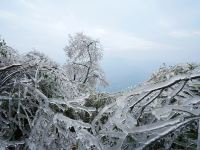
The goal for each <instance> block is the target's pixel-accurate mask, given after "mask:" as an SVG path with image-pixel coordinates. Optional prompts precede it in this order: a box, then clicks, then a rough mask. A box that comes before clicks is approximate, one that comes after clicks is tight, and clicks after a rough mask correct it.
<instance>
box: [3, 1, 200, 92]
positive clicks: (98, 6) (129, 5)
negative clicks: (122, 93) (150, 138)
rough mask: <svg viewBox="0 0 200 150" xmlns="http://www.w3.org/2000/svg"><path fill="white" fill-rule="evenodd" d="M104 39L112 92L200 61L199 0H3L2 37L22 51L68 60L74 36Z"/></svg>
mask: <svg viewBox="0 0 200 150" xmlns="http://www.w3.org/2000/svg"><path fill="white" fill-rule="evenodd" d="M76 32H84V33H85V34H88V35H90V36H92V37H94V38H98V39H100V41H101V43H102V45H103V47H104V59H103V61H102V66H103V68H104V70H105V72H106V75H107V78H108V80H109V82H110V84H111V90H119V89H121V88H124V87H127V86H130V85H133V84H136V83H138V82H142V81H143V80H144V79H146V78H147V77H148V76H149V75H150V73H151V72H152V71H155V70H156V69H157V68H158V67H159V66H160V65H162V63H166V64H169V65H171V64H176V63H186V62H197V63H199V62H200V59H199V58H200V49H199V48H200V1H199V0H166V1H162V0H0V35H1V36H2V37H3V38H4V39H5V40H6V41H7V43H8V45H11V46H12V47H14V48H15V49H17V50H18V51H19V52H20V53H26V52H28V51H30V50H32V49H37V50H39V51H42V52H44V53H46V54H47V55H48V56H49V57H51V58H52V59H54V60H55V61H57V62H58V63H61V64H62V63H64V62H65V55H64V52H63V48H64V47H65V45H66V43H67V38H68V34H73V33H76Z"/></svg>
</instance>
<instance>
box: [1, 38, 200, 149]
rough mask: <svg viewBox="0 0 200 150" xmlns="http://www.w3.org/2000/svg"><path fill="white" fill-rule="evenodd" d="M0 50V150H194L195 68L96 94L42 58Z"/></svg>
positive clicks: (199, 96)
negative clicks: (132, 87)
mask: <svg viewBox="0 0 200 150" xmlns="http://www.w3.org/2000/svg"><path fill="white" fill-rule="evenodd" d="M0 43H1V44H0V149H8V150H9V149H16V150H29V149H30V150H45V149H58V150H61V149H66V150H68V149H80V150H84V149H85V150H86V149H92V150H94V149H98V150H101V149H113V150H116V149H126V150H129V149H130V150H131V149H197V147H198V148H199V146H200V136H199V135H198V133H199V132H198V129H199V119H200V108H199V105H200V67H199V65H195V64H186V65H179V66H174V67H169V68H167V67H164V68H161V69H160V70H159V71H158V72H157V73H155V74H154V75H152V77H151V78H150V80H149V81H147V82H144V83H143V84H141V85H139V86H138V87H136V88H134V89H132V90H129V91H126V92H121V93H116V94H109V93H98V92H94V91H92V90H91V89H90V88H89V87H87V86H86V85H83V84H82V83H78V82H74V81H71V80H69V78H68V76H67V73H66V70H64V69H63V67H62V66H59V65H58V64H56V63H55V62H53V61H51V60H50V59H49V58H48V57H46V56H45V55H43V54H41V53H38V52H36V51H34V52H30V53H28V54H27V55H25V56H21V55H19V54H17V52H16V51H15V50H13V49H12V48H11V47H9V46H7V45H6V44H5V42H3V41H1V42H0ZM22 58H23V59H22Z"/></svg>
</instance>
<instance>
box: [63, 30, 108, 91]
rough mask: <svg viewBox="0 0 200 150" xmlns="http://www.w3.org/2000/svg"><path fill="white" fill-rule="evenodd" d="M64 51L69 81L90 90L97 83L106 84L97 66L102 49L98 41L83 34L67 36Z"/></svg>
mask: <svg viewBox="0 0 200 150" xmlns="http://www.w3.org/2000/svg"><path fill="white" fill-rule="evenodd" d="M64 50H65V52H66V55H67V64H66V69H67V73H68V76H69V78H70V80H71V81H74V82H78V83H81V84H83V85H87V86H88V87H91V88H94V87H95V86H96V85H97V84H98V83H100V85H106V84H107V82H106V80H105V76H104V73H103V71H102V69H101V68H100V65H99V61H100V60H101V58H102V51H103V49H102V46H101V44H100V42H99V41H98V40H94V39H92V38H91V37H89V36H86V35H84V34H83V33H76V34H75V35H74V36H72V35H69V41H68V44H67V46H66V47H65V49H64Z"/></svg>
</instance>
